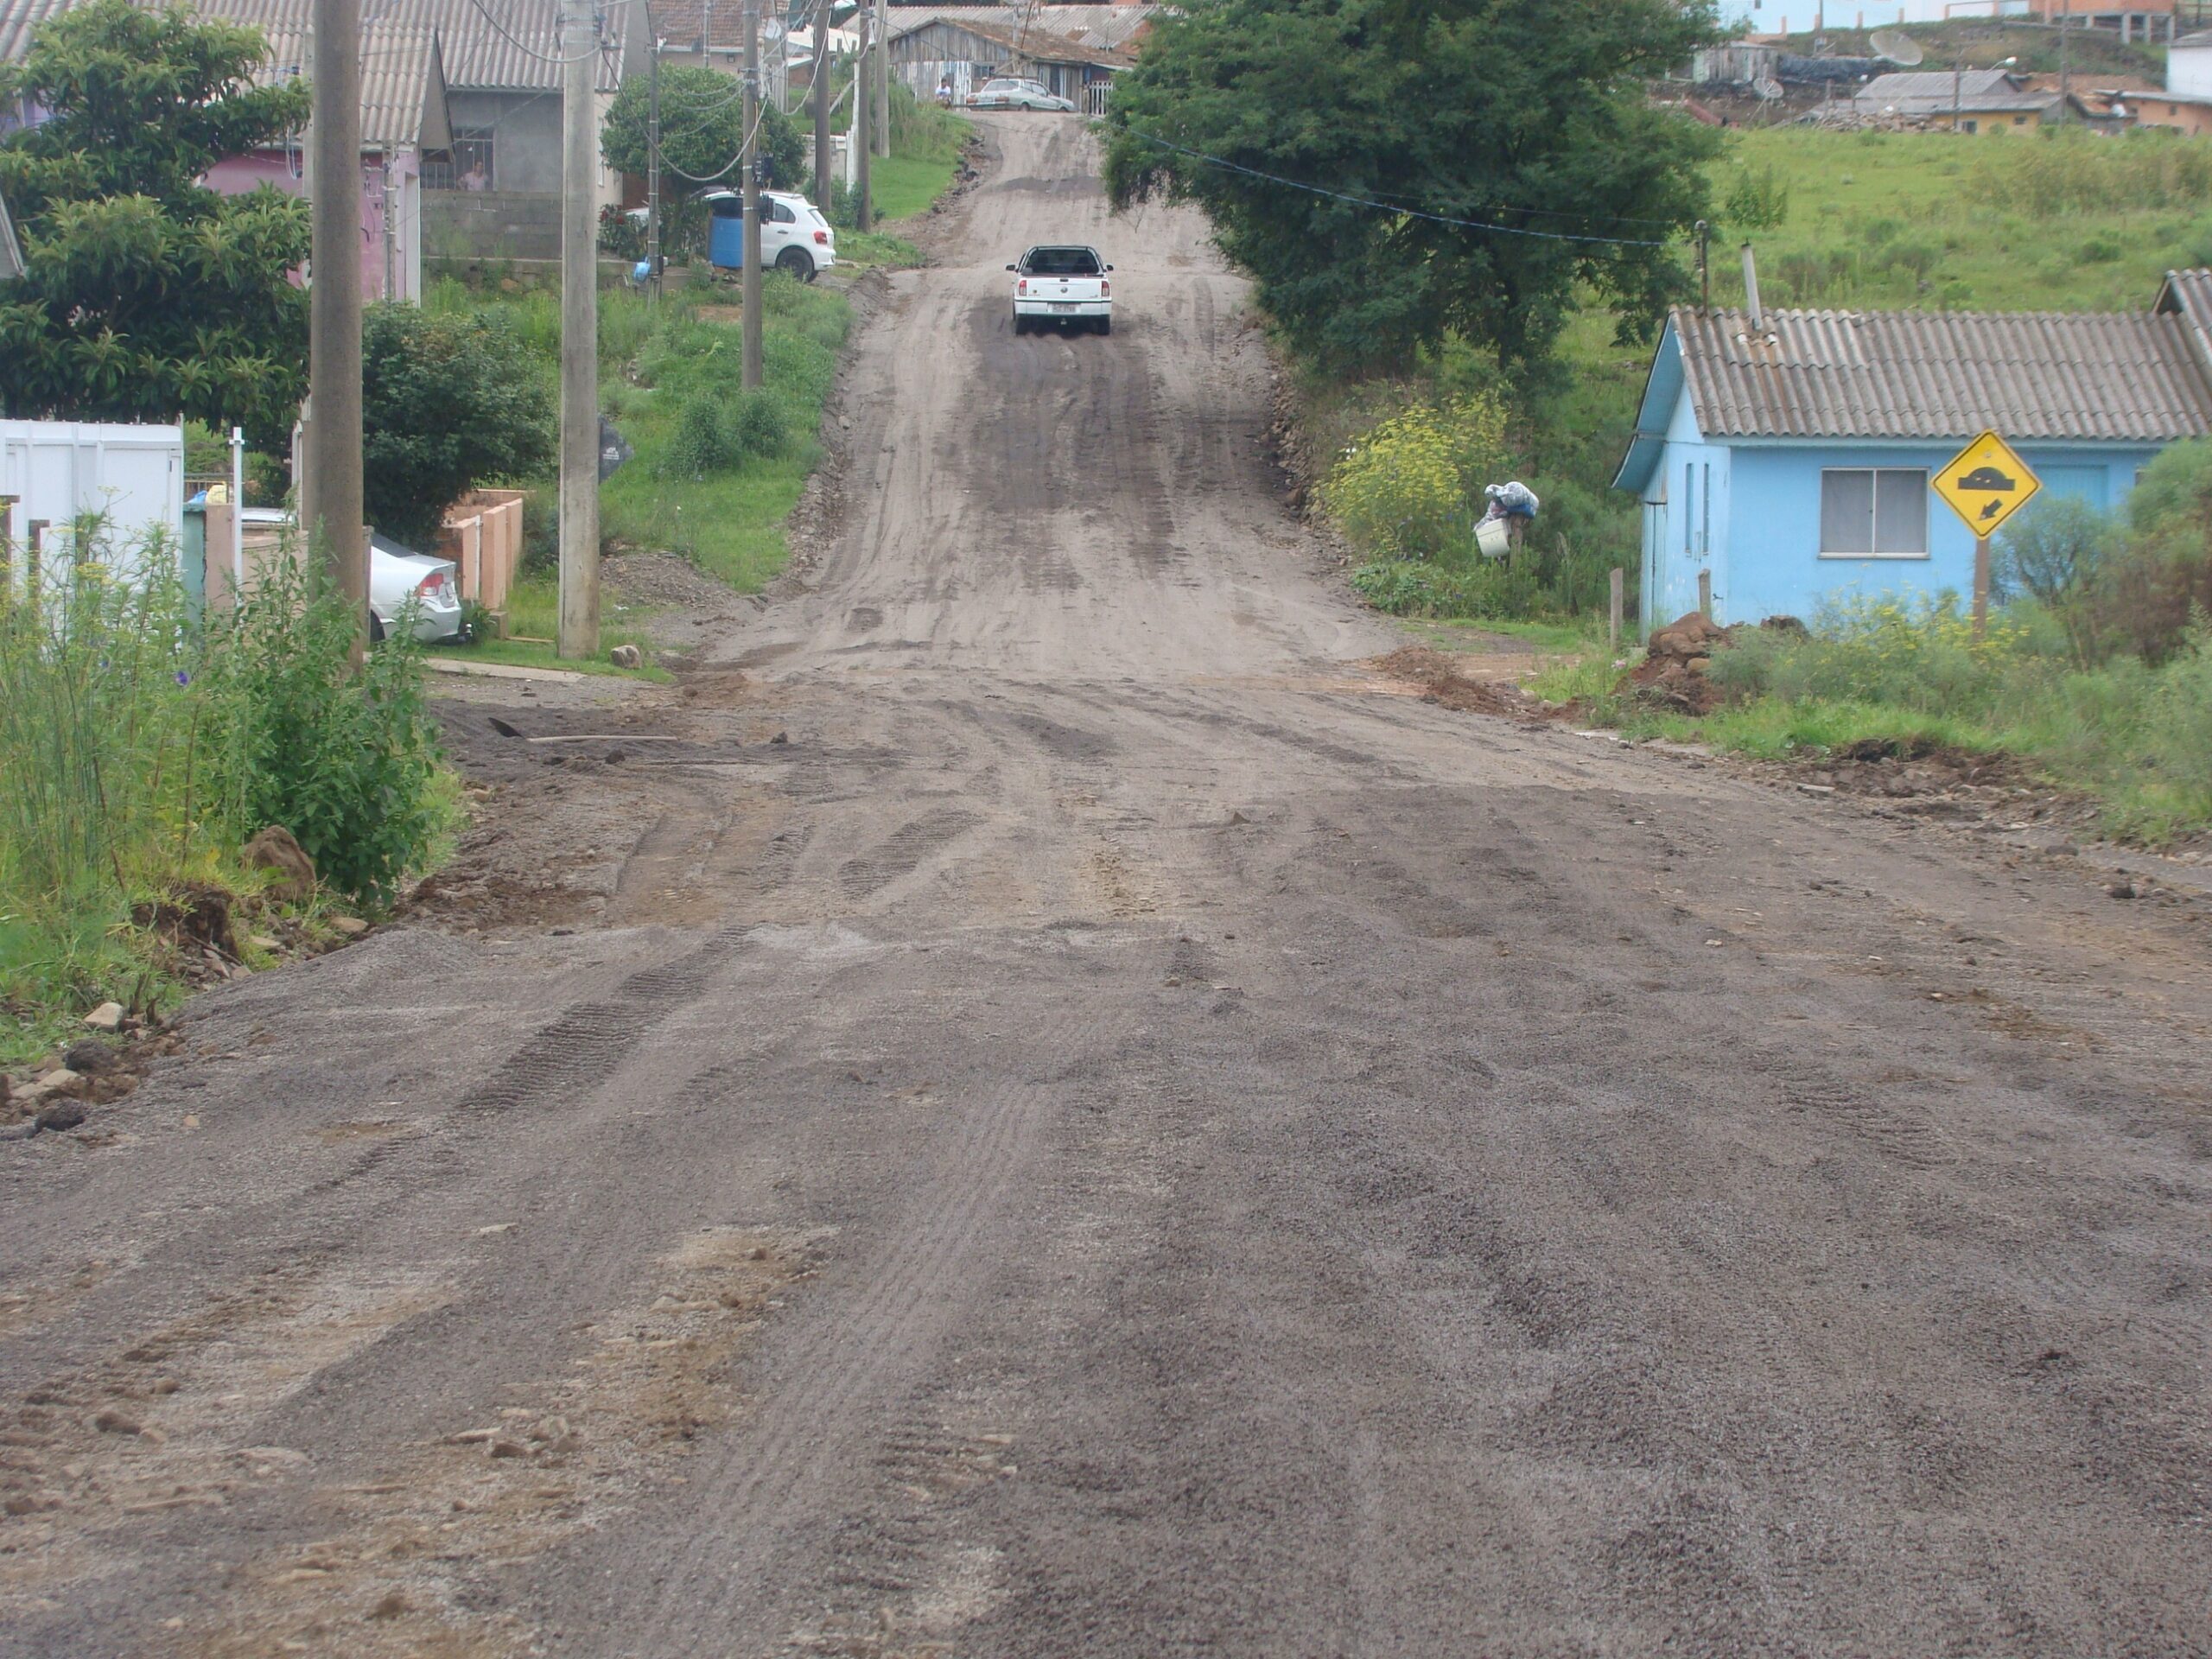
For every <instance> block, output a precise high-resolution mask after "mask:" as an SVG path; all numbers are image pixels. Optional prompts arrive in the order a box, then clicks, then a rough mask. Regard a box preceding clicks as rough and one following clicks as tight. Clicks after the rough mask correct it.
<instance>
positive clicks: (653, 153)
mask: <svg viewBox="0 0 2212 1659" xmlns="http://www.w3.org/2000/svg"><path fill="white" fill-rule="evenodd" d="M660 48H661V42H660V37H659V36H658V35H655V36H654V37H653V41H652V54H653V55H652V62H651V65H650V67H648V68H647V69H646V71H645V88H646V97H645V268H646V269H647V270H650V271H652V274H653V289H652V293H653V298H655V299H656V300H658V298H660Z"/></svg>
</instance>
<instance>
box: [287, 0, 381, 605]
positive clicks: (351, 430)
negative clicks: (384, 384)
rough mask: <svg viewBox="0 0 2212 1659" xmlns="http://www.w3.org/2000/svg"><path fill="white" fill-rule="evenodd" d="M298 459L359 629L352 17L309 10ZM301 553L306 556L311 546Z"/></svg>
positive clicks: (357, 76) (332, 5) (357, 116)
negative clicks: (304, 378)
mask: <svg viewBox="0 0 2212 1659" xmlns="http://www.w3.org/2000/svg"><path fill="white" fill-rule="evenodd" d="M311 23H312V27H313V28H314V30H315V41H314V49H313V52H312V54H310V55H311V57H312V59H313V73H314V76H315V79H314V81H313V83H312V97H313V99H314V113H313V117H312V119H313V124H314V128H315V131H314V136H313V137H312V139H311V141H310V144H309V149H310V151H311V154H312V157H313V165H314V168H315V182H314V194H313V197H312V199H311V200H310V202H309V236H310V238H311V239H310V242H309V249H310V251H309V254H308V259H309V262H310V264H309V281H308V411H309V418H308V432H307V443H306V445H305V448H306V450H307V454H306V455H305V457H304V460H305V462H306V464H305V466H304V467H303V468H302V474H303V476H302V480H301V483H302V491H301V495H302V499H301V504H300V505H301V512H300V521H301V523H302V524H305V525H306V526H307V528H308V535H309V536H310V537H314V536H316V535H320V536H321V537H322V538H323V557H324V558H325V559H326V560H327V562H328V565H329V571H330V575H331V577H332V580H333V581H334V583H335V585H336V587H337V589H338V591H339V592H340V593H342V594H345V595H346V604H347V605H348V606H349V607H351V608H352V610H353V620H354V624H355V626H357V627H358V628H359V629H360V630H362V631H363V632H366V630H367V627H368V620H369V550H368V548H367V547H366V546H365V544H364V542H363V538H362V535H361V519H362V517H363V510H362V506H361V8H360V0H315V10H314V12H313V15H312V18H311ZM309 546H310V547H312V546H313V543H312V541H310V543H309Z"/></svg>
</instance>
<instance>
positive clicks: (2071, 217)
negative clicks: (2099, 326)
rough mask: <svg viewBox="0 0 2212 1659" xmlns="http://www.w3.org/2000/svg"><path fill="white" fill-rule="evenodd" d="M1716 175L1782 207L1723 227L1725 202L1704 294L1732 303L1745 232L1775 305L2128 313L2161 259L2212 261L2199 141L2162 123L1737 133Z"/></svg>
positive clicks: (2147, 291)
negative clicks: (2071, 128)
mask: <svg viewBox="0 0 2212 1659" xmlns="http://www.w3.org/2000/svg"><path fill="white" fill-rule="evenodd" d="M1715 185H1716V190H1715V194H1716V195H1718V196H1719V198H1720V199H1721V200H1722V202H1723V203H1724V204H1726V203H1727V202H1728V201H1729V200H1730V199H1731V198H1732V197H1733V196H1738V195H1740V194H1741V193H1742V192H1744V191H1745V188H1746V187H1747V186H1748V187H1749V188H1750V191H1751V194H1752V195H1765V196H1766V197H1768V199H1769V200H1771V201H1773V202H1774V204H1775V205H1776V206H1777V207H1783V209H1784V212H1783V218H1782V222H1781V223H1780V224H1778V225H1776V226H1771V227H1768V228H1759V229H1750V230H1743V231H1738V232H1732V228H1731V227H1730V226H1728V225H1727V224H1726V222H1725V221H1726V216H1727V214H1726V206H1725V205H1724V209H1723V212H1724V222H1723V224H1722V226H1720V228H1719V232H1718V233H1717V234H1716V236H1715V238H1714V256H1713V257H1714V265H1715V271H1714V281H1713V298H1714V301H1715V302H1716V303H1722V304H1728V305H1734V304H1738V303H1740V302H1741V299H1742V283H1741V282H1740V280H1739V277H1738V260H1737V257H1736V245H1737V244H1738V241H1740V240H1742V239H1744V238H1745V237H1748V238H1750V239H1751V242H1752V243H1753V245H1754V246H1755V248H1756V249H1757V251H1758V267H1759V288H1760V293H1761V296H1762V297H1764V299H1766V300H1767V301H1768V302H1770V303H1771V304H1777V305H1815V306H1854V307H1864V308H1892V309H1929V310H1935V309H1951V310H1962V309H1969V308H1970V309H1974V310H1983V311H1992V310H1994V311H2016V310H2027V311H2085V310H2102V309H2113V310H2122V309H2133V308H2141V307H2143V306H2145V305H2147V304H2149V303H2150V301H2151V297H2152V295H2153V294H2154V293H2155V292H2156V291H2157V289H2158V278H2159V277H2160V276H2161V275H2162V274H2163V273H2164V272H2165V271H2166V270H2171V269H2173V268H2174V267H2177V266H2185V265H2199V264H2212V144H2207V143H2204V142H2203V141H2202V140H2194V139H2188V138H2181V137H2171V136H2168V135H2164V134H2159V133H2150V132H2145V133H2136V134H2132V135H2130V136H2128V137H2126V138H2122V139H2118V140H2114V139H2107V138H2093V137H2088V135H2086V134H2082V133H2078V132H2077V133H2048V134H2046V133H2027V134H2021V135H2017V136H2016V135H2005V136H2002V137H1980V138H1974V137H1952V136H1951V135H1950V134H1948V133H1937V132H1856V133H1842V132H1821V131H1813V130H1805V129H1802V128H1796V129H1793V128H1777V129H1771V130H1765V131H1745V132H1742V133H1739V134H1738V135H1736V137H1734V139H1733V142H1732V146H1731V154H1730V156H1729V158H1728V159H1727V160H1726V161H1725V162H1722V163H1721V164H1720V165H1719V168H1718V169H1717V177H1716V179H1715ZM1746 200H1747V199H1746ZM1737 217H1738V219H1739V220H1740V219H1741V217H1742V215H1741V214H1738V215H1737Z"/></svg>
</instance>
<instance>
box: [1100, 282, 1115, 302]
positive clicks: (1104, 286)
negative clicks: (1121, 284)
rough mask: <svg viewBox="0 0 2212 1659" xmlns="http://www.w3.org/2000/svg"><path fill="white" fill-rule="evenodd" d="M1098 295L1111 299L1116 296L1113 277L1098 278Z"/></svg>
mask: <svg viewBox="0 0 2212 1659" xmlns="http://www.w3.org/2000/svg"><path fill="white" fill-rule="evenodd" d="M1098 297H1099V298H1100V299H1102V300H1110V299H1112V298H1113V297H1114V283H1113V279H1112V278H1111V277H1100V278H1099V279H1098Z"/></svg>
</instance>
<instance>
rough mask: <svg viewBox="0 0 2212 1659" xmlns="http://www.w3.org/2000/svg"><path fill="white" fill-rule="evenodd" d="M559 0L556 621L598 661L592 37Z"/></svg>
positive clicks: (570, 649)
mask: <svg viewBox="0 0 2212 1659" xmlns="http://www.w3.org/2000/svg"><path fill="white" fill-rule="evenodd" d="M591 9H592V0H561V51H560V56H561V624H560V628H559V633H560V651H561V654H562V655H563V657H596V656H598V655H599V238H598V235H597V232H598V226H596V225H595V224H594V222H593V220H594V217H595V215H594V213H593V212H592V198H593V196H594V194H595V192H594V188H593V187H594V181H596V178H597V175H598V170H599V102H598V92H599V86H598V82H599V76H598V73H597V71H598V67H599V33H598V29H597V26H596V25H595V24H594V22H593V19H592V10H591Z"/></svg>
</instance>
